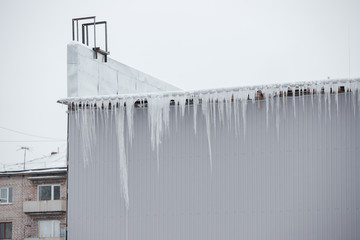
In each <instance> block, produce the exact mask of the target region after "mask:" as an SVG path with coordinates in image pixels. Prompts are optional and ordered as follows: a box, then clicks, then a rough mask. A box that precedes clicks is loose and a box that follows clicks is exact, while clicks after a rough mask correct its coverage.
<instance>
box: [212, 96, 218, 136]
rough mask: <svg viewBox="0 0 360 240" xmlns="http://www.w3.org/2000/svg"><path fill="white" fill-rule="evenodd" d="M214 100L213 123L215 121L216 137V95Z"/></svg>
mask: <svg viewBox="0 0 360 240" xmlns="http://www.w3.org/2000/svg"><path fill="white" fill-rule="evenodd" d="M214 95H215V96H214V97H213V98H212V114H213V121H214V135H216V104H217V103H216V100H217V99H216V94H214Z"/></svg>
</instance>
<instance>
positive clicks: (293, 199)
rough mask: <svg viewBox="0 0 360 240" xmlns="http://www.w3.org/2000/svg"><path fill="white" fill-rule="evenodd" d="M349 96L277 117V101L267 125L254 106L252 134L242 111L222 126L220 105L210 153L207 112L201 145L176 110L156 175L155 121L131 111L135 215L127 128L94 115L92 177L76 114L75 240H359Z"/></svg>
mask: <svg viewBox="0 0 360 240" xmlns="http://www.w3.org/2000/svg"><path fill="white" fill-rule="evenodd" d="M353 96H354V95H352V94H351V93H347V94H339V99H338V105H336V104H335V103H336V101H335V96H334V95H332V96H331V103H332V104H330V105H329V101H325V99H324V95H322V96H321V97H320V98H318V97H317V96H315V97H314V98H312V97H311V96H305V97H295V100H294V101H293V98H292V97H287V98H286V99H285V100H286V101H283V99H282V98H280V99H281V101H279V107H278V108H277V107H276V99H275V101H274V102H271V103H270V107H269V113H268V116H269V118H268V124H267V123H266V122H267V121H266V115H267V113H266V107H265V105H266V104H265V101H255V102H254V103H253V102H251V101H249V102H248V104H247V108H246V111H245V112H246V118H245V119H246V125H245V129H246V133H245V134H244V122H243V121H244V120H243V118H235V114H234V113H236V112H242V110H243V109H242V106H241V104H236V105H234V104H232V105H231V108H232V115H231V120H230V118H226V117H225V121H224V122H221V121H220V118H219V116H222V115H220V113H219V109H220V108H218V105H216V107H215V108H212V109H215V112H216V115H215V116H216V117H215V118H214V119H213V118H212V119H211V122H210V123H211V125H210V146H211V149H209V144H208V140H207V137H208V131H207V129H206V123H205V122H206V121H205V120H206V119H205V117H204V115H203V114H202V111H201V106H199V107H198V108H197V117H196V123H197V128H196V133H195V131H194V115H193V114H194V108H193V107H192V106H187V107H186V108H185V113H184V116H181V114H180V110H179V109H177V108H174V106H172V107H171V108H170V122H169V130H168V131H164V135H163V138H162V143H161V144H160V148H159V165H157V154H156V151H153V150H152V147H151V141H150V138H151V135H150V129H149V124H148V109H147V108H135V110H134V125H133V135H134V139H133V141H132V144H130V142H129V139H128V137H127V136H128V135H127V134H125V136H126V149H125V150H126V155H127V163H128V189H129V209H128V210H126V207H125V202H124V199H123V196H122V195H121V191H120V189H121V187H120V179H121V178H120V171H119V169H120V166H119V154H118V153H119V149H118V147H119V144H118V138H117V136H116V131H115V129H116V127H115V125H114V124H116V123H117V121H118V120H119V119H117V118H115V117H114V116H115V115H114V114H112V111H110V112H107V110H96V111H93V112H91V113H92V114H94V116H95V118H94V119H95V125H94V126H95V131H94V132H91V134H90V135H89V136H92V137H90V141H89V142H88V143H87V144H88V145H89V146H90V148H89V149H88V150H86V149H85V152H86V151H88V152H87V155H88V156H89V158H88V159H87V160H88V164H87V165H84V162H83V156H84V147H85V145H84V144H85V143H84V136H85V135H84V133H83V132H82V130H81V129H83V130H84V129H85V130H86V129H88V130H89V131H91V129H90V128H81V125H82V124H84V123H85V122H84V121H83V120H84V119H82V117H81V113H80V114H78V115H76V113H75V112H73V111H70V113H69V114H70V115H69V120H70V122H69V123H70V126H69V127H70V129H69V131H70V132H69V163H70V165H69V199H68V210H69V211H68V231H69V232H68V237H69V238H68V239H69V240H78V239H86V240H92V239H93V240H98V239H129V240H143V239H147V240H169V239H171V240H219V239H226V240H238V239H249V240H263V239H267V240H289V239H292V240H297V239H298V240H304V239H316V240H338V239H349V240H350V239H354V240H355V239H360V228H359V224H360V204H359V203H360V188H359V175H360V161H359V156H360V141H359V136H360V128H359V120H360V111H359V105H358V104H359V103H358V99H357V97H356V96H354V97H353ZM319 101H320V102H319ZM210 106H212V105H211V104H210ZM337 106H338V107H337ZM86 111H88V110H86ZM104 111H106V112H104ZM225 116H226V115H225ZM126 124H127V122H126V120H125V126H127V125H126ZM277 126H278V127H277ZM126 131H128V130H127V129H126ZM210 151H211V154H212V170H211V168H210V162H209V153H210Z"/></svg>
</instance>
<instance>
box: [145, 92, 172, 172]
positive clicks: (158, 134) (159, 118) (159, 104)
mask: <svg viewBox="0 0 360 240" xmlns="http://www.w3.org/2000/svg"><path fill="white" fill-rule="evenodd" d="M147 101H148V123H149V128H150V134H151V147H152V150H153V151H155V150H156V159H157V168H158V172H159V170H160V158H159V149H160V144H161V140H162V134H163V125H164V126H165V129H168V128H169V111H170V98H168V97H159V96H154V97H149V98H148V99H147Z"/></svg>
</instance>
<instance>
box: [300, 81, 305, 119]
mask: <svg viewBox="0 0 360 240" xmlns="http://www.w3.org/2000/svg"><path fill="white" fill-rule="evenodd" d="M305 89H306V87H305V86H304V87H302V88H301V89H299V97H300V94H301V92H302V95H301V102H302V110H303V113H305V92H304V90H305ZM300 90H301V91H300Z"/></svg>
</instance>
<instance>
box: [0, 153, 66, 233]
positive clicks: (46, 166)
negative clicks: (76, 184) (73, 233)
mask: <svg viewBox="0 0 360 240" xmlns="http://www.w3.org/2000/svg"><path fill="white" fill-rule="evenodd" d="M18 168H19V166H18V167H11V166H10V167H8V168H7V169H1V170H0V239H1V240H3V239H6V240H7V239H11V240H24V239H26V240H27V239H31V240H35V239H44V240H50V239H51V240H63V239H65V235H66V199H67V190H66V188H67V186H66V184H67V167H66V154H65V153H53V154H52V155H51V156H48V157H44V158H39V159H34V160H31V161H29V162H27V167H26V169H25V170H24V168H23V170H19V169H18Z"/></svg>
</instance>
